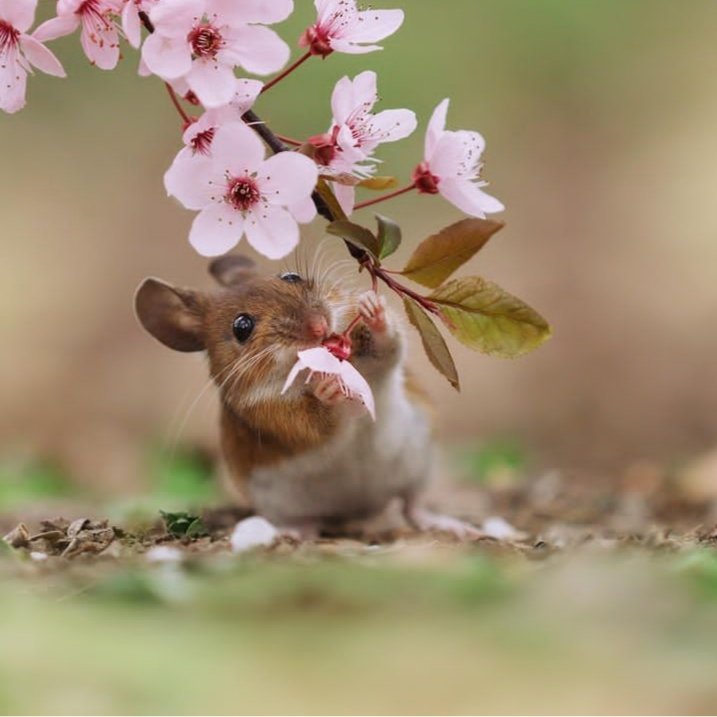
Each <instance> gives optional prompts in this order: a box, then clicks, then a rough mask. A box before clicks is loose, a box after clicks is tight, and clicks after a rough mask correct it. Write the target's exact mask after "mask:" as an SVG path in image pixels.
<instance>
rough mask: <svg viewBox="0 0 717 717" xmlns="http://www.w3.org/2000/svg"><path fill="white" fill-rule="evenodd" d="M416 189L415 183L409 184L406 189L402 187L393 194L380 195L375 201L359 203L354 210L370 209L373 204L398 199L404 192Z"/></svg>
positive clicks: (369, 200)
mask: <svg viewBox="0 0 717 717" xmlns="http://www.w3.org/2000/svg"><path fill="white" fill-rule="evenodd" d="M415 188H416V183H415V182H411V184H409V185H408V186H407V187H402V188H401V189H397V190H396V191H394V192H389V193H388V194H382V195H381V196H380V197H376V198H375V199H368V200H367V201H365V202H359V203H358V204H357V205H356V206H355V207H354V210H356V209H365V208H366V207H371V206H373V205H374V204H379V203H380V202H385V201H387V200H389V199H393V198H394V197H398V196H400V195H401V194H406V192H410V191H411V190H412V189H415Z"/></svg>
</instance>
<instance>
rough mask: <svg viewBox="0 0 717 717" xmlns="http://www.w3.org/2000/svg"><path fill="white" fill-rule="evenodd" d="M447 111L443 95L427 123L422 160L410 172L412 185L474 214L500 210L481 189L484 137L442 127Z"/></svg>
mask: <svg viewBox="0 0 717 717" xmlns="http://www.w3.org/2000/svg"><path fill="white" fill-rule="evenodd" d="M447 113H448V99H445V100H443V101H442V102H441V103H440V104H439V105H438V106H437V107H436V109H435V110H434V111H433V115H432V117H431V120H430V122H429V123H428V129H427V131H426V144H425V151H424V157H423V162H421V163H420V164H419V165H418V166H417V167H416V169H415V170H414V172H413V180H414V182H415V185H416V188H417V189H418V191H419V192H422V193H424V194H440V195H441V196H443V197H444V198H445V199H447V200H448V201H449V202H451V203H452V204H455V206H457V207H458V208H459V209H460V210H462V211H464V212H465V213H466V214H470V215H472V216H474V217H481V218H485V215H486V214H492V213H493V212H501V211H503V209H504V208H505V207H504V206H503V204H502V203H501V202H499V201H498V200H497V199H496V198H495V197H491V196H490V195H489V194H486V193H485V192H483V191H482V190H481V187H484V186H485V185H486V184H487V183H486V182H483V181H480V171H481V168H482V166H483V165H482V163H481V161H480V158H481V154H482V153H483V150H484V149H485V140H484V139H483V137H482V136H481V135H480V134H478V132H469V131H467V130H459V131H457V132H453V131H449V130H446V129H445V127H446V114H447ZM476 180H478V181H476Z"/></svg>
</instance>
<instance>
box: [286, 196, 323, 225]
mask: <svg viewBox="0 0 717 717" xmlns="http://www.w3.org/2000/svg"><path fill="white" fill-rule="evenodd" d="M286 208H287V209H288V210H289V211H290V212H291V216H293V217H294V219H296V221H297V222H299V224H308V223H309V222H310V221H312V220H313V219H314V217H315V216H316V205H315V204H314V200H313V199H312V198H311V197H306V199H302V200H301V201H300V202H296V203H294V204H289V205H288V206H287V207H286Z"/></svg>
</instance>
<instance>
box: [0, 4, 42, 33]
mask: <svg viewBox="0 0 717 717" xmlns="http://www.w3.org/2000/svg"><path fill="white" fill-rule="evenodd" d="M36 7H37V0H2V2H0V19H2V20H4V21H5V22H6V23H8V24H9V25H12V26H13V27H14V28H15V29H16V30H19V31H20V32H26V31H27V30H28V28H29V27H30V25H32V22H33V20H34V19H35V8H36Z"/></svg>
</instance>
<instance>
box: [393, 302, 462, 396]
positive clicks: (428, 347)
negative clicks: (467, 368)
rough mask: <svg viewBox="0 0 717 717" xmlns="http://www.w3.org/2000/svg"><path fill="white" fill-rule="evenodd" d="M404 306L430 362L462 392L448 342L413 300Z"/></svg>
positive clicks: (404, 303)
mask: <svg viewBox="0 0 717 717" xmlns="http://www.w3.org/2000/svg"><path fill="white" fill-rule="evenodd" d="M403 305H404V307H405V309H406V314H408V319H409V321H410V322H411V323H412V324H413V325H414V326H415V327H416V330H417V331H418V333H419V334H420V336H421V342H422V343H423V349H424V351H425V352H426V355H427V356H428V360H429V361H430V362H431V363H432V364H433V365H434V366H435V367H436V368H437V369H438V371H439V372H440V373H442V374H443V375H444V376H445V377H446V378H447V379H448V382H449V383H450V384H451V386H453V388H455V389H456V391H460V390H461V387H460V382H459V380H458V371H456V365H455V363H453V357H452V356H451V352H450V351H449V350H448V346H446V342H445V341H444V340H443V336H441V334H440V332H439V331H438V328H437V326H436V325H435V324H434V323H433V321H432V320H431V317H430V316H429V315H428V314H427V313H426V312H425V311H424V310H423V309H422V308H421V307H420V306H419V305H418V304H417V303H416V302H415V301H413V299H404V300H403Z"/></svg>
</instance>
